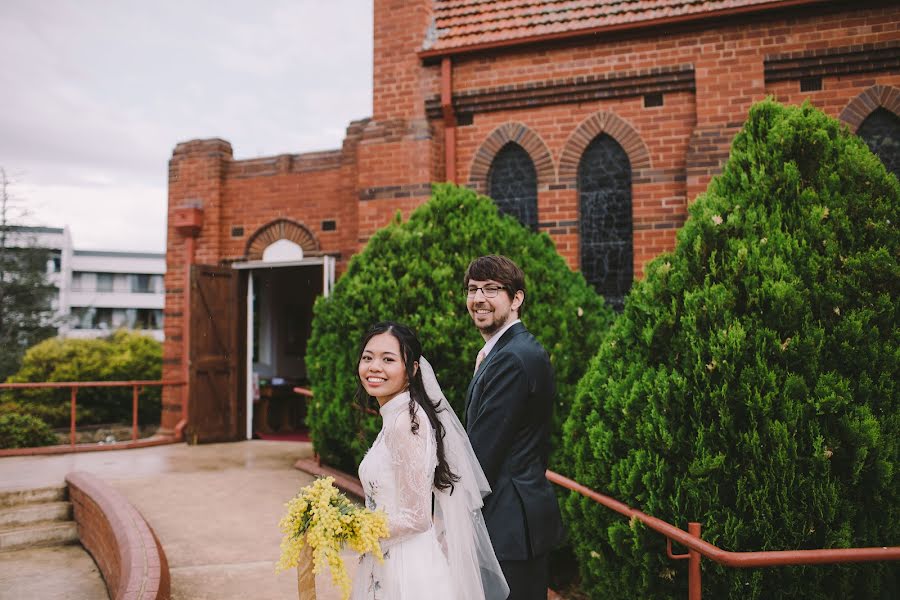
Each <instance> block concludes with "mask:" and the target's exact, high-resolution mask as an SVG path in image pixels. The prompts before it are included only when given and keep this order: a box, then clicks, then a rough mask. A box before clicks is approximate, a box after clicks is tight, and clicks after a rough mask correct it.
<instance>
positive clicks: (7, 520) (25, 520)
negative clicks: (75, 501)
mask: <svg viewBox="0 0 900 600" xmlns="http://www.w3.org/2000/svg"><path fill="white" fill-rule="evenodd" d="M71 520H72V504H71V503H70V502H42V503H40V504H20V505H18V506H13V507H10V508H0V529H2V528H11V527H22V526H25V525H29V524H31V523H37V522H40V521H71Z"/></svg>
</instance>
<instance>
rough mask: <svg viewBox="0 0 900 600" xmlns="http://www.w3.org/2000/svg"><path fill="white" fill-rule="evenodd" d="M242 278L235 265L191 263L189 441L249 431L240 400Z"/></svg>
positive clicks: (227, 438) (219, 439)
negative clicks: (239, 296)
mask: <svg viewBox="0 0 900 600" xmlns="http://www.w3.org/2000/svg"><path fill="white" fill-rule="evenodd" d="M237 280H238V274H237V273H236V272H235V271H234V270H233V269H231V268H230V267H214V266H208V265H194V266H193V267H192V268H191V292H190V294H191V301H190V304H191V315H190V318H191V322H190V328H191V329H190V336H191V339H190V344H191V349H190V369H189V377H190V398H189V403H188V424H187V428H186V435H187V440H188V443H192V444H193V443H207V442H225V441H233V440H237V439H239V434H242V433H243V426H242V425H243V423H242V422H241V421H240V419H241V416H242V414H243V410H241V408H243V407H240V408H239V407H238V402H237V399H238V393H237V392H238V389H237V386H238V385H239V383H240V382H239V379H240V378H239V377H238V352H237V349H238V324H239V323H238V322H239V319H238V314H237V312H238V311H237V306H238V305H237V292H238V289H237ZM239 423H240V425H241V427H240V428H239ZM239 429H240V431H239Z"/></svg>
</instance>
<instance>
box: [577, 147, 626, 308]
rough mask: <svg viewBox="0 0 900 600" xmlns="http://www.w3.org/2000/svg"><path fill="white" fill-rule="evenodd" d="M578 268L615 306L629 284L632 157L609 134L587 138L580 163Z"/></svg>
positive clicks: (621, 298)
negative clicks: (579, 258)
mask: <svg viewBox="0 0 900 600" xmlns="http://www.w3.org/2000/svg"><path fill="white" fill-rule="evenodd" d="M578 196H579V204H580V208H581V222H580V226H581V272H582V274H583V275H584V277H585V279H587V281H588V283H590V284H591V285H593V286H594V288H595V289H596V290H597V292H598V293H599V294H601V295H602V296H603V297H604V298H606V301H607V302H608V303H610V304H611V305H612V306H613V307H615V308H616V310H621V309H622V307H623V306H624V301H625V295H626V294H627V293H628V290H629V289H631V282H632V278H633V267H632V260H633V259H632V256H633V253H634V250H633V242H632V226H631V163H630V162H629V160H628V155H627V154H625V151H624V150H623V149H622V146H620V145H619V143H618V142H616V141H615V140H614V139H613V138H611V137H610V136H608V135H606V134H602V135H600V136H598V137H596V138H594V141H592V142H591V143H590V145H589V146H588V147H587V149H586V150H585V151H584V154H583V155H582V157H581V162H580V163H579V165H578Z"/></svg>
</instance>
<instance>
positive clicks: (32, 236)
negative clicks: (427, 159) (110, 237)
mask: <svg viewBox="0 0 900 600" xmlns="http://www.w3.org/2000/svg"><path fill="white" fill-rule="evenodd" d="M12 233H13V238H12V239H13V242H12V243H11V244H10V245H13V246H15V245H32V246H38V247H42V248H48V249H49V250H50V251H51V258H50V260H49V261H48V263H47V277H48V279H49V281H50V282H51V283H53V285H55V286H56V287H57V288H58V289H59V296H58V297H57V299H56V300H55V301H54V306H53V307H54V309H55V310H56V313H57V316H58V317H59V322H60V327H59V334H60V335H61V336H63V337H99V336H103V335H107V334H109V333H111V332H112V331H114V330H116V329H119V328H122V327H124V328H126V329H136V330H143V331H146V332H147V333H148V334H150V335H152V336H153V337H154V338H156V339H158V340H160V341H162V339H163V305H164V303H165V290H164V287H163V276H164V275H165V272H166V255H165V253H162V252H160V253H149V252H118V251H106V250H76V249H74V248H73V245H72V236H71V235H70V233H69V228H68V227H64V228H56V227H15V228H13V232H12Z"/></svg>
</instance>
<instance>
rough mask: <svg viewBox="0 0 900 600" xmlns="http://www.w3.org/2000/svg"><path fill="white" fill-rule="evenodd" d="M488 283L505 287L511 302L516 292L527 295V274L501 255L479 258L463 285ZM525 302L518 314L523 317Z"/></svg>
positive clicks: (470, 269) (469, 269)
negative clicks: (472, 282)
mask: <svg viewBox="0 0 900 600" xmlns="http://www.w3.org/2000/svg"><path fill="white" fill-rule="evenodd" d="M472 279H474V280H475V281H487V280H488V279H491V280H493V281H496V282H497V283H499V284H501V285H503V288H504V289H505V290H506V295H507V296H509V299H510V301H512V300H513V298H515V296H516V292H517V291H519V290H522V293H523V294H524V293H525V272H524V271H522V269H520V268H519V265H517V264H516V263H514V262H513V261H512V260H510V259H509V258H507V257H505V256H502V255H499V254H489V255H487V256H479V257H478V258H476V259H475V260H473V261H472V262H470V263H469V267H468V268H467V269H466V276H465V278H464V279H463V285H464V286H468V285H469V281H471V280H472ZM524 304H525V301H524V300H523V301H522V306H519V310H518V313H519V315H520V316H521V314H522V309H523V308H524Z"/></svg>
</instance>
